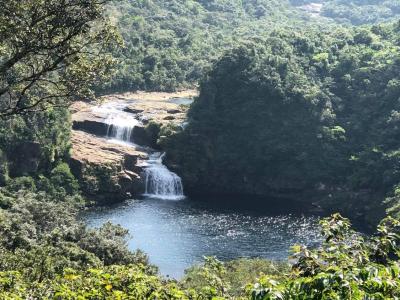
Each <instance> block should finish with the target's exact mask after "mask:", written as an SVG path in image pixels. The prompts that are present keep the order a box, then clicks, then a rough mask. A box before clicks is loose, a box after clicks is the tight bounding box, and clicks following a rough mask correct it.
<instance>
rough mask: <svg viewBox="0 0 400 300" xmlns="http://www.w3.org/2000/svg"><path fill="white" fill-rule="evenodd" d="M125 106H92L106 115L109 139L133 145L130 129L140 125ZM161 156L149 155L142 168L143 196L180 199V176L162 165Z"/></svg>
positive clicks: (157, 154) (162, 155) (116, 104)
mask: <svg viewBox="0 0 400 300" xmlns="http://www.w3.org/2000/svg"><path fill="white" fill-rule="evenodd" d="M125 107H126V104H124V103H115V102H114V103H112V102H111V103H106V104H103V105H101V106H98V107H96V108H94V111H96V112H98V113H101V114H102V115H105V116H106V118H105V123H106V124H107V125H108V128H107V138H108V139H109V141H111V142H113V143H118V144H124V145H128V146H134V145H132V144H133V143H134V141H133V140H132V138H131V136H132V130H133V129H134V128H135V126H138V125H141V122H140V121H139V120H137V119H136V118H135V117H136V116H135V115H133V114H131V113H127V112H124V108H125ZM136 146H137V145H136ZM163 157H164V154H161V153H153V154H150V155H149V159H148V160H147V161H146V163H145V169H144V176H145V184H146V186H145V194H144V195H143V196H145V197H148V198H156V199H162V200H182V199H184V198H185V196H184V194H183V186H182V181H181V178H180V177H179V176H178V175H177V174H175V173H173V172H171V171H170V170H168V168H167V167H166V166H165V165H163V162H162V159H163Z"/></svg>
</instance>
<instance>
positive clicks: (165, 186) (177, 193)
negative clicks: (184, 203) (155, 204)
mask: <svg viewBox="0 0 400 300" xmlns="http://www.w3.org/2000/svg"><path fill="white" fill-rule="evenodd" d="M163 157H164V154H160V153H154V154H151V155H150V157H149V160H148V161H147V167H146V169H145V176H146V191H145V194H144V196H146V197H149V198H156V199H163V200H182V199H184V198H185V196H184V195H183V186H182V181H181V178H180V177H179V176H178V175H176V174H175V173H173V172H171V171H170V170H168V169H167V167H166V166H165V165H163V163H162V159H163Z"/></svg>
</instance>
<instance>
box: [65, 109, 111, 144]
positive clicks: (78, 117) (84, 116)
mask: <svg viewBox="0 0 400 300" xmlns="http://www.w3.org/2000/svg"><path fill="white" fill-rule="evenodd" d="M93 106H94V104H89V103H85V102H76V103H74V104H73V105H72V107H71V110H72V112H73V114H72V129H74V130H82V131H86V132H89V133H92V134H95V135H98V136H106V135H107V130H108V125H107V124H106V123H105V119H106V118H107V116H106V115H105V114H104V113H102V112H101V111H96V110H93Z"/></svg>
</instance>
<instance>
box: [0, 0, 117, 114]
mask: <svg viewBox="0 0 400 300" xmlns="http://www.w3.org/2000/svg"><path fill="white" fill-rule="evenodd" d="M106 2H108V0H101V1H99V0H61V1H59V0H47V1H45V0H26V1H18V0H9V1H1V2H0V117H7V116H12V115H16V114H23V113H27V112H31V111H38V110H43V109H46V108H47V107H49V106H65V105H68V103H69V102H70V101H72V100H74V99H76V98H78V97H87V96H90V95H91V89H90V87H91V86H92V85H93V84H94V83H95V82H96V81H97V80H100V79H101V78H103V77H104V76H105V75H106V74H107V72H108V70H109V69H110V67H111V65H112V62H113V59H112V58H111V56H110V55H108V54H107V53H108V51H109V50H110V48H111V47H112V45H113V44H115V42H116V41H117V40H118V36H117V35H116V33H115V31H114V30H113V28H112V27H111V26H110V25H108V23H107V20H106V18H105V17H104V12H103V5H104V4H105V3H106Z"/></svg>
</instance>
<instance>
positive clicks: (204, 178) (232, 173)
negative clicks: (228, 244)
mask: <svg viewBox="0 0 400 300" xmlns="http://www.w3.org/2000/svg"><path fill="white" fill-rule="evenodd" d="M398 33H399V25H398V24H393V25H387V26H384V25H379V26H373V27H371V28H368V29H367V28H362V29H338V30H334V31H325V32H319V31H314V32H313V31H310V30H308V31H299V32H297V33H292V32H289V31H285V30H277V31H274V32H273V33H272V34H271V35H270V37H268V38H266V39H265V40H263V41H262V42H259V43H257V44H251V43H246V44H243V45H242V46H240V47H238V48H237V49H235V50H232V51H230V52H228V53H227V54H225V55H224V56H223V57H222V59H221V60H219V61H218V62H217V63H216V64H214V67H213V70H212V71H211V72H210V73H208V76H207V78H206V79H205V80H204V81H203V83H202V84H201V88H200V91H201V92H200V97H199V98H198V99H197V100H196V101H195V103H194V104H193V106H192V108H191V110H190V112H189V118H190V119H189V121H190V122H189V125H188V127H187V128H186V129H185V130H184V131H182V132H181V133H179V134H177V135H176V136H175V137H173V138H172V139H170V140H168V139H167V140H166V144H167V149H168V154H169V158H170V160H171V161H172V163H171V164H172V165H177V166H179V168H178V169H177V170H178V173H179V174H182V175H183V178H184V180H185V184H186V187H187V189H188V190H191V191H192V192H194V193H196V192H200V191H208V192H214V193H217V194H235V193H238V194H253V195H268V194H269V195H277V196H281V197H295V198H297V199H300V198H302V197H303V198H304V199H307V201H309V202H310V201H311V202H312V201H314V200H319V202H321V200H323V199H325V201H327V202H328V203H329V204H326V203H322V205H326V206H328V207H335V209H339V208H340V209H342V210H345V209H348V211H353V212H354V209H355V207H357V208H358V209H361V210H362V212H360V215H361V216H362V217H363V218H365V217H366V216H368V212H366V211H368V210H369V211H370V212H373V213H377V214H378V215H379V213H378V212H379V210H377V209H376V207H377V206H380V205H381V204H382V203H383V202H384V200H385V198H386V197H392V196H394V195H395V194H396V193H397V192H396V186H397V184H398V183H399V180H400V178H399V177H398V171H397V169H398V165H399V160H398V149H399V144H398V141H397V138H396V137H397V136H398V123H397V122H398V117H397V115H398V111H399V102H398V99H399V96H400V85H399V84H398V83H399V75H398V74H399V66H400V61H399V46H398ZM311 191H312V193H314V195H313V194H312V193H311V194H310V192H311ZM301 195H303V196H301ZM313 199H314V200H313ZM322 202H324V201H322ZM332 202H333V203H332ZM396 202H397V200H396ZM338 203H341V204H338ZM381 213H382V210H381ZM366 218H368V217H366Z"/></svg>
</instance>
